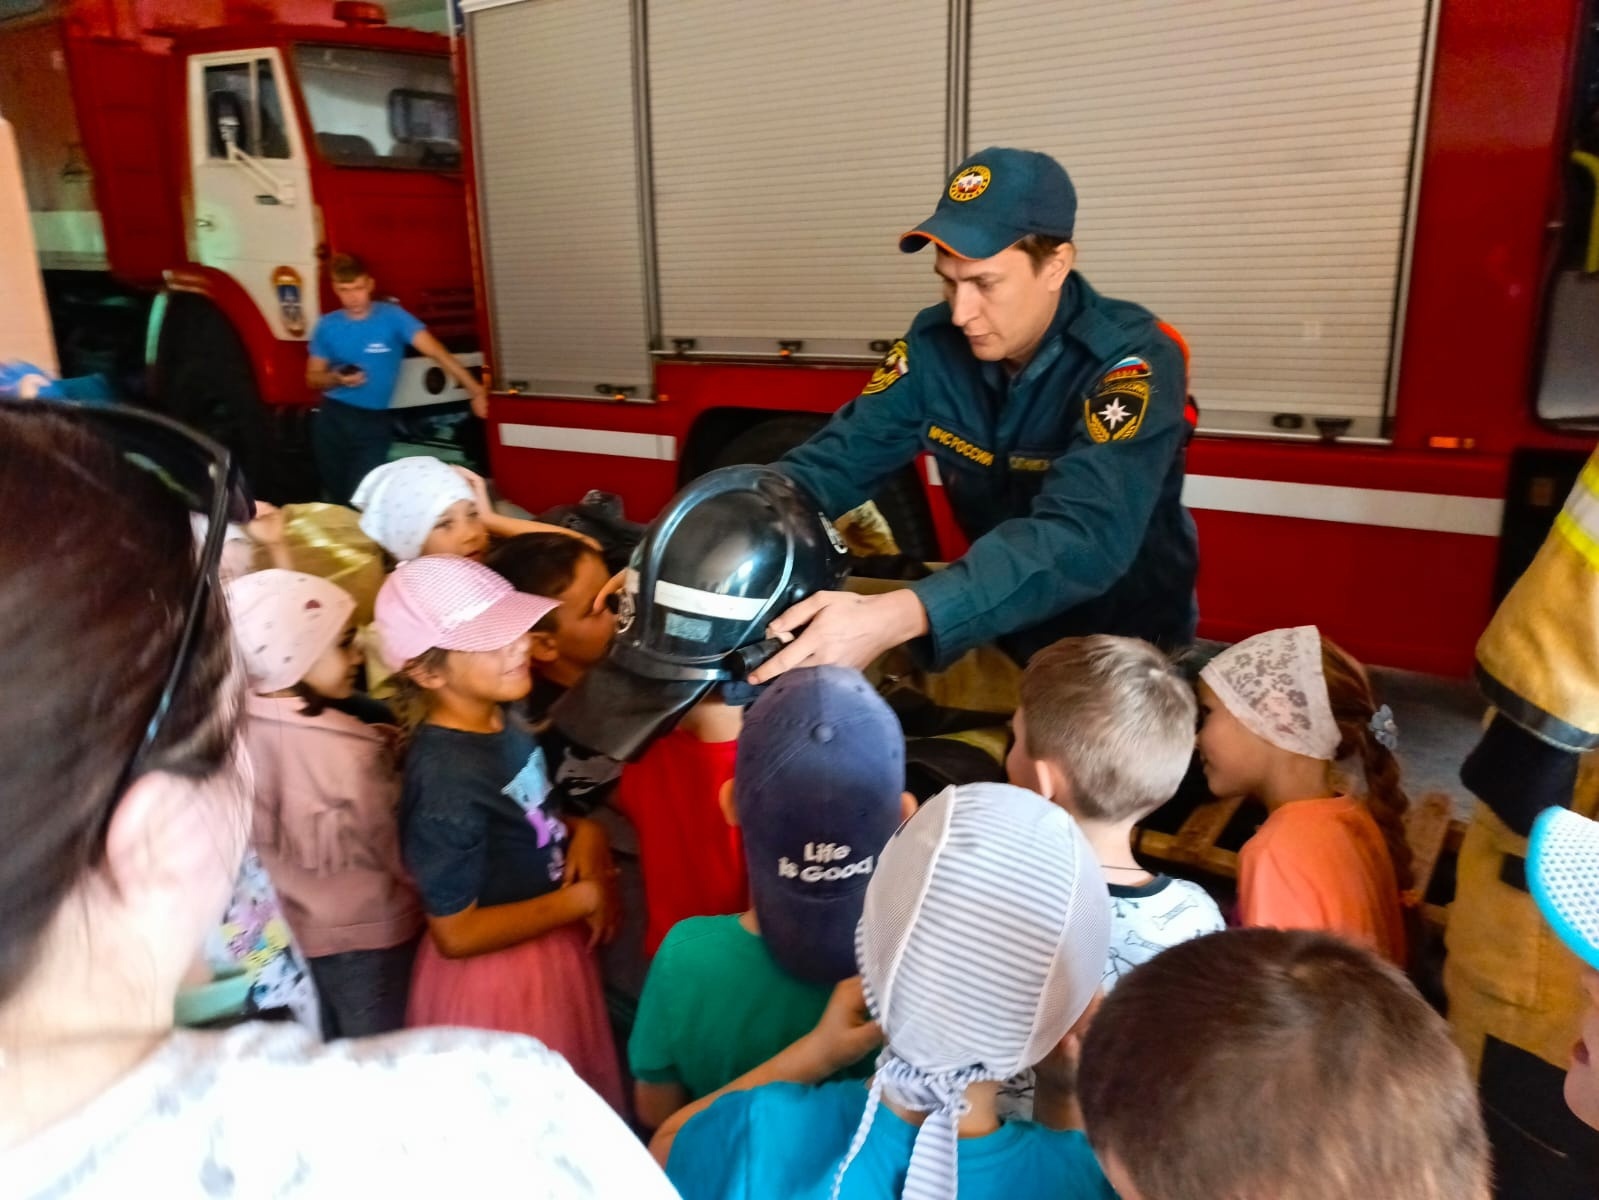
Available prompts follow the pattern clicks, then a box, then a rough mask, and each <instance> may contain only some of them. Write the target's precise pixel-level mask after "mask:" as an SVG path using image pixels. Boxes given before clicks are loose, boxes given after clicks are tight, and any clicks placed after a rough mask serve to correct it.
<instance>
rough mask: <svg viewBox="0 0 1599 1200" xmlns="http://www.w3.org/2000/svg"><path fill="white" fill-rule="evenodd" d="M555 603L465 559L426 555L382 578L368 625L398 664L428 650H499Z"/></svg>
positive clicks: (391, 661) (556, 604) (385, 652)
mask: <svg viewBox="0 0 1599 1200" xmlns="http://www.w3.org/2000/svg"><path fill="white" fill-rule="evenodd" d="M559 607H560V602H559V601H556V600H551V599H549V598H548V597H545V596H530V595H528V594H527V593H526V592H519V591H517V590H516V589H515V588H514V587H512V586H511V585H510V584H509V583H507V582H506V581H505V580H504V579H503V578H501V577H500V576H499V575H497V574H496V573H495V572H493V571H491V570H490V569H489V568H488V567H485V566H484V565H483V564H482V563H478V562H473V561H472V560H471V559H470V558H459V557H457V556H456V555H453V554H429V555H426V556H425V557H422V558H417V559H413V560H411V561H410V562H404V563H401V564H400V565H399V566H398V567H396V568H395V569H394V573H393V574H392V575H390V576H389V577H388V578H387V579H385V580H384V581H383V587H382V589H381V590H380V591H379V592H378V599H377V607H376V616H375V619H374V622H373V623H374V624H375V625H376V626H377V631H378V642H379V644H380V645H381V646H382V648H383V657H384V658H385V659H386V660H387V661H388V662H389V664H390V665H391V666H393V667H396V668H398V667H402V666H404V665H405V664H406V663H408V662H410V661H411V660H412V659H413V658H415V657H417V655H419V654H424V653H426V652H427V651H429V650H433V649H439V650H500V649H503V648H504V647H506V646H509V645H510V644H511V643H512V642H514V641H516V639H517V638H519V637H521V636H522V635H523V634H524V633H526V632H527V631H528V630H529V629H532V628H533V626H535V625H537V624H538V623H539V622H540V621H542V620H543V619H544V617H545V616H546V615H547V614H548V613H550V612H551V611H552V610H554V609H556V608H559Z"/></svg>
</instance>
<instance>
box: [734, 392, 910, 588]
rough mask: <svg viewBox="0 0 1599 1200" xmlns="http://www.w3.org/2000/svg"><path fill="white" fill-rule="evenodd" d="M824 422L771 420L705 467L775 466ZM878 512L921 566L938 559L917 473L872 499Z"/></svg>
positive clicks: (900, 477) (889, 484)
mask: <svg viewBox="0 0 1599 1200" xmlns="http://www.w3.org/2000/svg"><path fill="white" fill-rule="evenodd" d="M824 424H825V422H824V421H823V420H822V419H821V418H819V417H802V416H785V417H772V418H770V419H769V420H765V421H762V422H761V423H760V424H759V425H754V426H752V427H751V428H749V429H746V430H745V431H744V432H743V433H740V434H738V435H737V436H735V437H734V438H732V439H731V440H730V441H729V442H728V443H727V445H725V446H723V447H722V449H721V450H720V451H718V452H717V454H716V456H715V457H714V458H713V459H712V460H711V462H710V463H709V464H708V465H707V468H706V469H707V470H711V469H714V468H716V467H731V466H735V465H737V464H739V463H771V462H776V461H777V460H778V459H779V458H781V457H783V455H784V454H786V453H788V451H790V450H792V449H793V448H794V447H795V446H798V445H800V444H801V443H802V442H804V441H806V440H807V439H809V438H810V436H811V435H812V434H813V433H815V432H816V431H817V430H818V429H820V428H821V427H822V426H823V425H824ZM872 499H873V500H874V501H875V502H876V504H877V509H878V511H879V512H881V513H882V514H883V519H884V520H886V521H887V522H888V526H889V528H890V529H892V530H893V531H894V540H895V541H896V542H898V543H899V547H900V549H901V550H903V551H904V552H905V553H906V554H909V555H911V556H912V557H913V558H919V559H921V560H922V561H923V562H932V561H934V560H935V559H937V558H938V537H937V535H936V534H935V533H934V532H933V518H932V515H931V514H930V513H929V512H928V511H927V499H926V497H924V496H923V495H922V487H921V482H920V481H919V480H918V479H917V476H916V469H915V468H914V467H906V468H905V469H904V470H903V471H901V472H899V474H897V475H895V476H894V477H893V478H892V479H890V480H889V481H888V482H887V483H886V484H884V485H883V487H882V489H881V490H880V491H879V492H878V493H877V495H875V496H873V497H872Z"/></svg>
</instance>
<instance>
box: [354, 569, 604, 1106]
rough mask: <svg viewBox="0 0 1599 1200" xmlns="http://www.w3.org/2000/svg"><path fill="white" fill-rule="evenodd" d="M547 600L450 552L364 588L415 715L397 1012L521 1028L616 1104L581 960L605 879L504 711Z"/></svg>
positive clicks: (535, 754) (597, 1011)
mask: <svg viewBox="0 0 1599 1200" xmlns="http://www.w3.org/2000/svg"><path fill="white" fill-rule="evenodd" d="M557 607H558V605H557V603H556V601H554V600H550V599H546V598H545V597H543V596H530V595H527V594H526V593H523V592H519V591H517V590H516V589H515V588H513V587H512V586H511V585H510V584H509V583H507V582H506V581H505V579H503V578H502V577H501V576H500V575H498V574H496V573H495V572H494V571H491V570H490V569H489V568H488V567H485V566H482V565H481V564H479V563H476V562H473V561H472V560H471V559H467V558H461V557H458V556H455V555H429V556H425V557H423V558H418V559H415V560H413V561H411V562H406V563H401V564H400V566H399V567H398V568H396V570H395V571H394V573H393V574H392V575H390V576H389V578H388V580H387V581H386V582H385V583H384V585H383V590H382V591H380V592H379V593H378V599H377V621H376V626H377V633H378V639H379V641H380V643H381V645H382V648H383V649H382V652H383V655H384V657H385V658H386V659H387V660H388V661H389V664H390V665H391V666H393V667H394V668H395V671H396V674H395V679H396V680H397V681H398V683H399V688H400V695H399V699H400V703H401V706H402V708H404V709H405V710H406V711H407V715H408V720H410V721H414V722H415V728H414V730H413V732H412V735H411V745H410V749H409V751H408V752H407V755H406V762H405V784H404V793H403V799H402V802H401V809H400V839H401V845H402V848H403V850H404V855H405V862H406V865H407V866H408V867H409V869H410V871H411V874H412V875H413V877H414V878H415V879H416V881H417V885H418V887H419V889H420V890H421V894H422V905H423V909H424V911H425V912H426V914H427V926H428V937H427V938H425V939H424V941H423V943H422V947H421V949H420V951H419V952H418V956H417V965H416V972H415V974H414V976H413V977H412V987H411V1002H410V1009H409V1013H408V1018H407V1020H408V1023H409V1024H411V1025H413V1026H416V1025H464V1026H468V1027H472V1028H478V1029H500V1030H505V1031H507V1032H511V1033H526V1034H531V1035H532V1036H534V1037H536V1038H538V1039H540V1040H541V1041H543V1042H544V1043H545V1044H546V1045H547V1046H549V1047H550V1048H551V1049H553V1050H556V1051H559V1052H560V1053H561V1054H563V1055H564V1056H565V1057H566V1059H567V1061H569V1062H570V1063H571V1064H572V1066H573V1068H574V1069H575V1070H576V1071H577V1073H578V1074H579V1075H580V1076H582V1077H583V1079H584V1080H585V1081H587V1083H588V1084H589V1086H590V1087H592V1088H594V1090H595V1091H597V1092H598V1093H599V1094H600V1095H601V1096H603V1097H604V1098H605V1099H606V1100H608V1101H610V1102H611V1104H612V1105H613V1106H614V1107H616V1108H617V1109H618V1110H619V1111H620V1110H621V1108H622V1104H623V1099H622V1080H621V1071H620V1069H619V1067H618V1064H617V1057H616V1046H615V1044H614V1042H613V1041H612V1039H611V1031H610V1023H609V1020H608V1018H607V1015H606V1009H605V1002H604V997H603V995H602V993H601V990H600V977H599V970H598V967H597V965H596V963H595V960H594V955H593V947H594V945H595V944H596V943H597V942H598V941H599V940H601V939H602V938H605V937H608V936H609V934H610V933H611V931H612V929H613V927H614V924H615V913H616V898H615V882H614V878H613V877H614V876H615V874H616V872H615V870H614V869H603V870H600V871H598V872H597V874H598V877H597V878H596V877H594V875H595V873H594V871H593V868H592V866H585V867H584V868H583V869H582V870H579V868H578V864H577V862H576V861H574V860H576V859H577V857H578V856H577V855H574V854H572V853H571V848H572V839H573V837H574V835H575V830H576V829H581V831H582V833H583V834H584V835H585V836H596V833H595V830H594V829H593V828H592V827H589V826H587V825H584V824H583V823H581V822H579V821H576V820H573V821H567V820H563V819H562V818H561V816H560V815H559V814H558V812H557V811H556V808H555V805H554V804H552V803H551V799H550V783H549V777H548V773H547V771H546V769H545V764H544V755H543V751H542V750H541V749H540V748H539V745H538V742H537V741H536V740H535V738H534V736H533V733H532V730H531V729H530V728H529V727H528V726H527V725H526V724H525V723H523V722H522V721H521V720H520V719H519V718H518V717H517V716H516V714H515V713H514V711H513V710H512V709H511V708H510V707H509V706H510V705H512V704H514V703H515V702H516V701H518V700H521V699H522V698H523V697H525V696H526V695H527V693H528V691H529V689H530V688H531V687H532V683H533V680H532V676H531V674H530V673H529V665H528V663H529V660H528V655H529V647H530V643H531V638H530V636H529V631H530V630H531V629H534V628H535V627H537V626H538V625H539V624H540V623H541V622H543V621H545V620H547V619H550V618H551V616H552V614H553V613H554V611H555V609H556V608H557ZM599 836H602V835H599ZM585 857H586V858H587V860H588V862H590V863H592V862H593V861H594V856H592V855H588V856H585ZM601 861H603V862H605V863H607V864H608V861H609V854H608V852H607V853H606V854H605V855H604V856H603V858H602V860H601ZM580 876H583V877H580Z"/></svg>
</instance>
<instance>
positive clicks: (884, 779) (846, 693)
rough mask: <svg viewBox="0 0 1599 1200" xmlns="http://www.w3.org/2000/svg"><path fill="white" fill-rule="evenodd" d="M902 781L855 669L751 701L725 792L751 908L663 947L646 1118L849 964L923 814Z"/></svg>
mask: <svg viewBox="0 0 1599 1200" xmlns="http://www.w3.org/2000/svg"><path fill="white" fill-rule="evenodd" d="M904 781H905V743H904V735H903V733H902V732H901V730H900V726H899V722H898V721H897V720H896V719H895V717H894V714H893V712H892V711H890V709H889V707H888V705H887V704H885V703H884V702H883V700H882V698H881V697H879V696H878V695H877V693H876V692H874V691H873V690H872V689H871V687H870V686H869V685H868V684H867V682H866V680H865V679H864V678H862V677H861V675H860V674H859V673H858V672H856V671H851V670H846V669H845V668H842V667H818V668H813V669H804V670H799V671H793V672H790V673H789V674H787V675H785V676H784V677H783V678H782V679H780V680H778V681H777V682H776V683H775V684H773V685H772V686H771V688H770V689H768V691H767V693H766V694H765V695H763V696H761V698H760V699H759V700H758V701H756V703H755V704H754V705H753V706H752V707H751V708H750V710H749V713H748V715H747V716H746V718H745V721H744V728H743V731H742V732H741V733H740V735H739V739H738V749H737V757H736V758H735V760H734V768H733V778H732V779H731V780H730V781H729V782H728V783H727V785H726V786H724V787H723V789H722V796H721V800H722V809H723V812H724V813H725V814H726V816H727V820H728V822H729V824H732V825H737V826H741V827H742V831H743V835H744V853H745V858H746V860H747V862H748V866H749V879H750V893H751V900H752V907H751V909H750V911H748V912H745V913H743V914H739V915H732V916H722V917H692V918H690V919H688V920H686V921H680V922H678V924H677V925H675V926H674V927H673V928H672V930H671V932H670V933H668V934H667V936H666V940H665V941H664V942H662V943H661V948H660V950H659V951H658V952H657V954H656V956H655V961H654V963H653V964H652V965H651V967H650V974H649V978H648V979H647V980H646V982H645V985H644V994H643V996H642V997H641V998H640V1000H639V1011H638V1019H637V1022H636V1023H635V1025H634V1027H633V1036H632V1040H631V1041H630V1042H629V1044H628V1059H629V1064H630V1066H631V1068H632V1072H633V1075H634V1077H635V1078H636V1079H637V1081H638V1082H637V1084H636V1085H635V1100H636V1107H637V1110H638V1115H639V1119H640V1120H641V1121H642V1122H643V1123H644V1124H646V1125H649V1126H651V1127H654V1126H656V1125H659V1124H660V1123H661V1122H662V1121H664V1120H665V1119H666V1118H667V1117H668V1116H670V1115H671V1114H672V1113H674V1112H676V1111H677V1110H678V1109H679V1108H681V1107H682V1106H683V1105H685V1104H687V1103H688V1102H689V1101H691V1100H694V1099H697V1098H699V1097H701V1096H705V1095H709V1094H710V1093H712V1092H714V1091H716V1090H718V1089H719V1088H721V1087H722V1086H724V1085H725V1084H727V1083H729V1082H731V1081H732V1080H734V1079H736V1078H738V1077H739V1076H740V1075H742V1074H744V1072H746V1071H748V1070H749V1069H751V1068H752V1067H755V1066H757V1065H759V1064H760V1063H762V1062H765V1061H766V1060H767V1059H768V1058H770V1057H772V1056H773V1055H774V1054H776V1053H777V1052H778V1051H779V1050H782V1049H783V1048H784V1047H785V1046H787V1045H789V1044H790V1043H791V1042H793V1041H794V1040H795V1039H797V1038H798V1037H800V1035H802V1034H804V1033H807V1032H809V1031H810V1029H811V1028H812V1027H813V1026H814V1025H815V1024H816V1022H817V1018H818V1017H820V1016H821V1013H822V1010H823V1009H824V1008H825V1007H826V1006H827V1000H828V997H829V995H831V993H832V988H833V985H834V984H836V983H838V982H839V980H841V979H845V978H848V977H849V976H851V975H853V974H855V951H854V946H855V926H856V923H857V922H858V921H859V920H860V915H861V906H862V904H863V902H864V899H865V895H866V885H867V882H868V881H869V880H870V879H871V876H872V872H873V870H874V869H875V867H876V864H877V858H878V855H879V854H880V853H881V851H882V848H883V846H884V844H885V843H886V842H887V841H888V839H889V837H890V836H892V835H893V832H894V830H895V829H897V828H898V827H899V825H900V823H901V822H902V821H903V820H904V819H905V818H906V817H908V816H909V815H910V814H911V812H913V811H914V809H915V801H914V800H913V799H912V797H911V796H910V795H909V794H908V793H906V792H904V791H903V788H904ZM862 1068H863V1069H862V1070H861V1072H860V1073H861V1074H862V1075H865V1074H869V1073H870V1069H871V1064H870V1062H869V1061H867V1062H866V1063H864V1064H862Z"/></svg>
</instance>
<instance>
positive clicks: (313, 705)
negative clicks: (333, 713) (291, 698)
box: [290, 679, 328, 717]
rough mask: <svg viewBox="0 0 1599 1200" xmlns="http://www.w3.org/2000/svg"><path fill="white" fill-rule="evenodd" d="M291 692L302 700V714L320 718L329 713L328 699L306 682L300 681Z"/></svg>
mask: <svg viewBox="0 0 1599 1200" xmlns="http://www.w3.org/2000/svg"><path fill="white" fill-rule="evenodd" d="M290 691H292V692H293V693H294V694H295V695H296V696H298V697H299V698H300V712H301V713H302V714H303V715H304V716H307V717H320V716H321V715H322V714H323V713H324V712H326V711H327V707H328V698H327V697H326V696H324V695H323V694H322V693H321V692H319V691H317V690H316V689H315V688H314V687H312V686H311V685H310V684H309V683H307V682H306V681H305V680H303V679H302V680H300V682H299V683H297V684H295V685H294V687H292V688H291V689H290Z"/></svg>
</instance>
